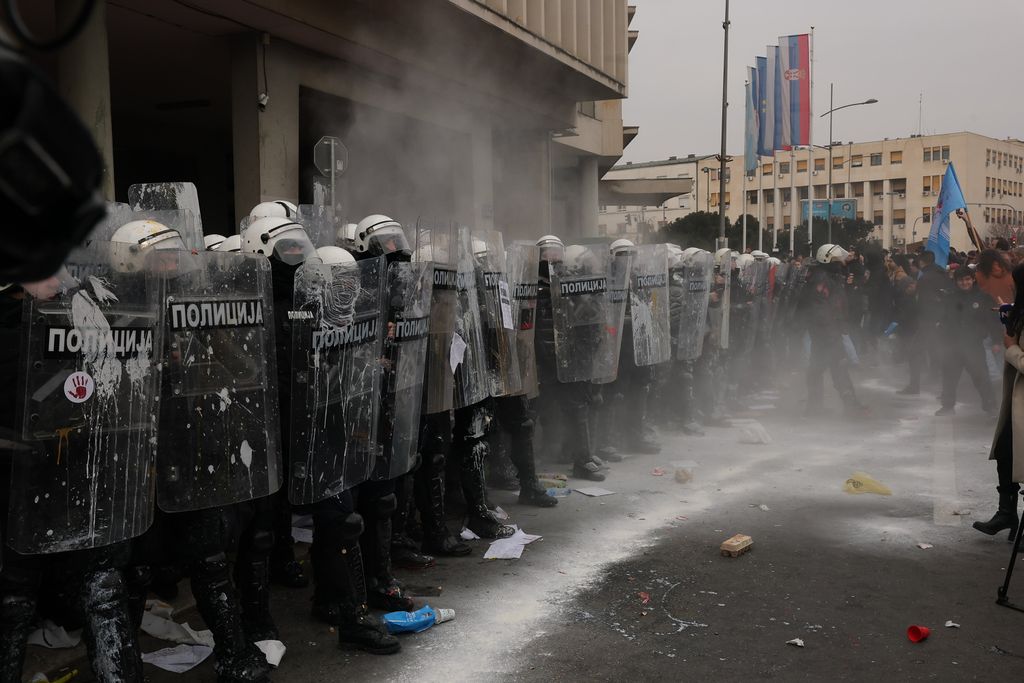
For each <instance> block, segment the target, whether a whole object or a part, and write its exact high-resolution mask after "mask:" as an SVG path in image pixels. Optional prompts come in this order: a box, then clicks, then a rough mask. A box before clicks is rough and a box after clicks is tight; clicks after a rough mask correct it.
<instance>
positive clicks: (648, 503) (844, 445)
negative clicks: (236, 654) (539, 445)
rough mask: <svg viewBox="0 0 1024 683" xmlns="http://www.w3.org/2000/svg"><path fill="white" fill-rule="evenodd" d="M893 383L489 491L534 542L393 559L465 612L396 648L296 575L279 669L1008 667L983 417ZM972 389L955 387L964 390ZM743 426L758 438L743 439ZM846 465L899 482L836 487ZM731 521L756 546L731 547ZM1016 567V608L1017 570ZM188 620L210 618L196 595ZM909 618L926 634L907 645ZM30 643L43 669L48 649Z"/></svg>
mask: <svg viewBox="0 0 1024 683" xmlns="http://www.w3.org/2000/svg"><path fill="white" fill-rule="evenodd" d="M901 378H902V371H895V372H894V371H892V369H890V368H884V369H865V370H863V371H861V372H858V373H857V374H856V376H855V381H856V383H857V384H858V388H859V391H860V394H861V398H862V400H864V401H865V402H866V403H868V404H869V405H870V406H871V415H869V416H867V417H863V418H857V419H849V418H846V417H844V416H843V415H842V413H841V412H840V410H839V403H838V400H837V399H836V397H835V395H834V394H830V393H827V394H826V395H827V396H828V401H827V405H826V407H825V415H823V416H822V417H819V418H814V420H813V421H811V420H807V419H805V418H803V417H802V411H803V404H802V403H801V397H802V394H803V388H802V384H803V382H802V377H801V375H799V374H792V375H789V376H786V377H782V378H779V379H778V381H777V387H776V391H775V392H769V393H764V394H761V395H759V396H756V397H754V398H753V399H752V400H751V401H750V402H749V406H748V409H746V410H743V411H738V412H737V413H736V414H735V415H734V417H736V418H737V421H736V422H735V423H734V424H733V425H732V426H730V427H724V428H716V429H709V431H708V434H707V435H706V436H705V437H701V438H693V437H685V436H682V435H681V434H674V433H662V440H663V443H664V450H663V452H662V454H660V455H653V456H652V455H644V456H634V457H631V458H630V459H629V460H627V461H626V462H624V463H620V464H616V465H614V466H613V468H614V469H613V470H612V472H611V474H610V476H609V478H608V480H607V481H606V482H604V483H603V484H601V486H604V487H605V488H608V489H610V490H613V491H615V492H616V493H615V495H611V496H605V497H600V498H588V497H585V496H583V495H580V494H577V493H573V494H572V495H571V496H570V497H568V498H565V499H562V501H561V502H560V504H559V506H558V507H557V508H555V509H552V510H537V509H534V508H524V507H520V506H518V505H517V504H516V503H515V500H514V495H513V494H510V493H506V492H495V493H493V501H494V502H496V503H497V504H500V505H501V506H502V507H503V508H504V509H505V510H507V511H509V512H510V513H511V515H512V518H513V521H515V522H516V523H518V524H519V525H520V526H521V527H522V528H523V529H524V530H525V531H527V532H528V533H534V534H541V535H543V539H542V540H540V541H537V542H535V543H533V544H532V545H530V546H528V547H527V548H526V549H525V552H524V554H523V557H522V559H520V560H515V561H504V560H483V559H481V556H482V554H483V551H484V549H485V547H486V544H485V543H484V542H481V541H477V542H475V543H474V545H475V546H476V549H475V551H474V555H473V556H471V557H470V558H467V559H457V560H441V561H439V562H438V566H437V567H435V568H434V569H432V570H429V571H425V572H421V573H414V574H409V573H405V574H404V575H402V578H404V579H405V580H406V583H407V584H408V585H410V586H414V587H421V588H424V589H425V590H422V591H421V592H423V593H432V592H437V591H436V588H437V587H440V588H441V591H440V595H435V596H433V597H428V598H425V600H427V601H429V603H430V604H432V605H434V606H436V607H450V608H454V609H455V610H456V619H455V621H453V622H449V623H445V624H441V625H438V626H436V627H434V628H432V629H430V630H428V631H425V632H423V633H421V634H416V635H410V636H405V637H403V639H402V642H403V650H402V652H401V653H400V654H398V655H394V656H389V657H375V656H372V655H367V654H363V653H355V652H352V651H343V650H340V649H338V648H337V645H336V642H335V641H334V639H333V635H332V634H331V633H330V632H329V631H328V630H327V629H326V628H325V627H322V626H321V625H319V624H316V623H315V622H312V621H311V620H310V619H309V617H308V609H309V600H308V598H309V595H308V592H307V591H294V590H293V591H286V590H277V591H276V592H275V595H274V611H275V617H276V619H277V621H278V624H279V626H280V628H281V631H282V634H283V637H284V639H285V642H286V644H287V646H288V652H287V654H286V655H285V658H284V661H283V662H282V664H281V667H280V668H279V669H278V671H277V672H276V674H275V676H274V680H279V681H317V680H338V679H341V678H342V677H344V679H346V680H359V681H361V680H371V679H373V680H396V681H406V680H408V681H418V682H422V681H446V682H449V681H476V680H502V681H503V680H517V681H518V680H522V681H533V680H538V681H540V680H553V679H554V680H581V679H587V680H639V679H641V678H643V677H646V678H652V679H658V680H700V679H703V678H707V679H713V680H739V679H777V680H786V681H791V680H827V679H838V680H853V681H868V680H881V681H890V680H899V681H907V680H957V681H959V680H1000V679H1002V680H1021V678H1022V677H1024V638H1022V636H1024V614H1021V613H1017V612H1014V611H1012V610H1008V609H1005V608H1002V607H998V606H996V605H995V604H994V599H995V596H996V587H997V586H998V585H999V584H1000V583H1001V581H1002V576H1003V572H1004V569H1005V567H1006V561H1007V559H1008V558H1009V550H1010V546H1009V545H1008V544H1007V543H1006V542H1005V539H1004V538H1002V537H999V538H990V537H987V536H983V535H982V534H980V533H978V532H976V531H974V530H973V529H971V528H970V523H971V521H973V520H974V519H978V518H987V517H988V516H989V515H990V514H991V513H992V512H993V511H994V507H995V490H994V483H995V482H994V479H995V468H994V464H993V463H991V462H989V461H988V460H987V452H988V443H989V441H990V438H991V432H992V429H993V427H994V419H993V418H990V417H987V416H984V415H982V414H981V413H980V411H979V410H978V409H977V408H976V407H975V406H974V405H973V404H970V403H968V404H967V405H965V404H964V403H961V404H960V406H959V407H958V415H957V416H955V417H952V418H935V417H933V416H932V413H933V411H934V410H935V409H936V408H937V407H938V402H937V401H936V400H935V398H934V395H928V394H927V393H926V394H922V395H921V396H920V397H915V398H905V397H899V396H897V395H896V394H895V389H896V388H898V387H899V386H901V385H902V382H900V379H901ZM829 391H830V389H829V390H827V392H829ZM972 394H973V392H972V390H971V388H970V387H969V386H968V385H967V384H966V383H965V384H964V385H963V386H962V387H961V397H962V398H963V399H965V400H967V401H971V402H973V401H975V397H974V396H973V395H972ZM751 421H757V422H758V423H760V424H761V425H762V426H763V427H764V429H765V430H766V431H767V433H768V434H769V435H770V436H771V437H772V442H771V443H769V444H757V445H753V444H743V443H740V439H741V436H742V435H743V433H744V431H748V430H747V428H749V426H750V425H751V424H752V423H751ZM686 460H692V461H694V462H696V463H697V466H696V468H695V469H693V479H692V480H691V481H689V482H687V483H680V482H678V481H676V479H675V478H674V476H673V473H674V471H675V466H674V465H673V463H675V462H680V461H686ZM563 467H564V466H563ZM552 468H554V466H553V465H543V466H542V469H552ZM656 468H661V469H663V470H665V472H666V473H665V474H664V475H663V476H656V475H655V474H654V473H653V472H655V471H656ZM856 471H862V472H865V473H868V474H869V475H871V476H872V477H874V478H875V479H877V480H878V481H880V482H882V483H883V484H885V485H886V486H888V487H889V488H890V489H891V491H892V495H891V496H882V495H875V494H861V495H853V494H849V493H845V492H844V491H843V486H844V482H845V481H846V480H847V479H848V478H849V477H850V476H851V475H852V474H853V473H854V472H856ZM735 533H745V534H749V535H750V536H752V537H753V539H754V546H753V549H752V550H751V551H750V552H748V553H746V554H744V555H742V556H740V557H737V558H726V557H722V556H721V554H720V553H719V549H718V547H719V544H720V543H721V542H722V541H723V540H724V539H726V538H727V537H729V536H732V535H733V534H735ZM919 543H925V544H930V545H931V546H932V547H930V548H927V549H922V548H920V547H918V544H919ZM1018 581H1019V582H1018V583H1017V584H1016V585H1015V587H1014V589H1013V590H1012V591H1011V593H1014V594H1016V595H1019V596H1020V597H1021V602H1024V572H1022V573H1021V574H1020V577H1019V579H1018ZM179 619H180V620H188V621H189V622H190V623H191V624H192V625H193V626H195V627H199V626H201V620H200V619H199V617H198V615H196V613H195V612H194V611H191V612H189V611H185V612H184V613H183V614H181V615H180V616H179ZM947 620H951V621H953V622H956V623H958V624H959V625H960V627H959V628H946V627H945V626H944V624H945V623H946V621H947ZM910 624H920V625H925V626H928V627H930V628H931V629H932V633H931V637H930V638H929V639H928V640H927V641H925V642H924V643H920V644H916V645H915V644H912V643H910V642H909V641H908V640H907V637H906V635H905V631H906V628H907V626H909V625H910ZM794 638H801V639H802V640H803V641H804V647H802V648H800V647H796V646H793V645H787V644H786V641H788V640H791V639H794ZM163 645H166V644H162V643H160V642H159V641H155V640H152V639H148V638H147V639H146V641H145V642H144V646H143V649H144V650H145V651H151V650H154V649H158V648H159V647H161V646H163ZM32 655H33V658H32V662H30V664H32V663H34V664H35V665H36V666H37V667H39V668H47V667H46V665H47V664H49V663H52V662H53V661H54V655H53V653H51V652H45V653H44V652H41V651H40V650H39V649H36V648H33V653H32ZM64 656H65V657H66V656H67V655H64ZM36 670H38V669H36ZM26 671H30V670H29V669H28V668H27V669H26ZM147 673H149V674H150V675H151V680H153V681H160V682H162V681H172V680H189V681H214V680H215V676H214V674H213V667H212V662H211V661H210V660H208V661H207V662H206V663H204V664H203V665H201V666H200V667H198V668H197V669H195V670H193V671H191V672H189V673H188V674H186V675H185V676H180V675H174V674H169V673H164V672H161V671H159V670H156V669H152V668H151V667H148V666H147Z"/></svg>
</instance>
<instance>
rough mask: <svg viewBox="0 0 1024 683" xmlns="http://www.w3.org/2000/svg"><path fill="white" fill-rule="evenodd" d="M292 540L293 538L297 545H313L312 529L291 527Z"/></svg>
mask: <svg viewBox="0 0 1024 683" xmlns="http://www.w3.org/2000/svg"><path fill="white" fill-rule="evenodd" d="M292 538H294V539H295V540H296V541H298V542H299V543H309V544H311V545H312V543H313V530H312V529H305V528H302V527H297V526H293V527H292Z"/></svg>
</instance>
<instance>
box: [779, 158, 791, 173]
mask: <svg viewBox="0 0 1024 683" xmlns="http://www.w3.org/2000/svg"><path fill="white" fill-rule="evenodd" d="M784 173H789V162H788V161H780V162H779V175H782V174H784Z"/></svg>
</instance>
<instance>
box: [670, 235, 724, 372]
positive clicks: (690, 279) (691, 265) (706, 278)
mask: <svg viewBox="0 0 1024 683" xmlns="http://www.w3.org/2000/svg"><path fill="white" fill-rule="evenodd" d="M714 270H715V257H714V256H713V255H712V254H711V253H709V252H707V251H703V250H701V251H696V252H691V253H688V254H684V255H683V283H682V289H683V291H682V301H681V303H680V311H679V328H678V329H677V330H676V342H677V346H676V359H678V360H696V359H698V358H700V354H701V352H702V351H703V350H704V335H705V333H706V332H707V320H708V300H709V295H710V292H711V280H712V277H713V276H714Z"/></svg>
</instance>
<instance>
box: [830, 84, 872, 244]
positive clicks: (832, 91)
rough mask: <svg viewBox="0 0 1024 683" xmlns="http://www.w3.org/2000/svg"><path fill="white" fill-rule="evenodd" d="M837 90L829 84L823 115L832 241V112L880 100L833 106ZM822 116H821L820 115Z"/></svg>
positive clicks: (833, 85)
mask: <svg viewBox="0 0 1024 683" xmlns="http://www.w3.org/2000/svg"><path fill="white" fill-rule="evenodd" d="M834 91H835V84H834V83H829V84H828V106H829V109H828V111H827V112H825V113H824V114H822V115H821V116H827V117H828V191H827V192H826V193H825V196H826V197H827V198H828V206H827V207H826V209H825V216H826V220H827V221H828V241H829V242H831V241H832V114H833V112H837V111H839V110H840V109H846V108H847V107H857V106H860V105H862V104H875V103H876V102H878V100H876V99H875V98H873V97H872V98H871V99H869V100H864V101H863V102H852V103H850V104H844V105H843V106H841V107H836V106H833V105H834V104H835V102H834V99H833V96H834ZM819 118H820V117H819Z"/></svg>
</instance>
